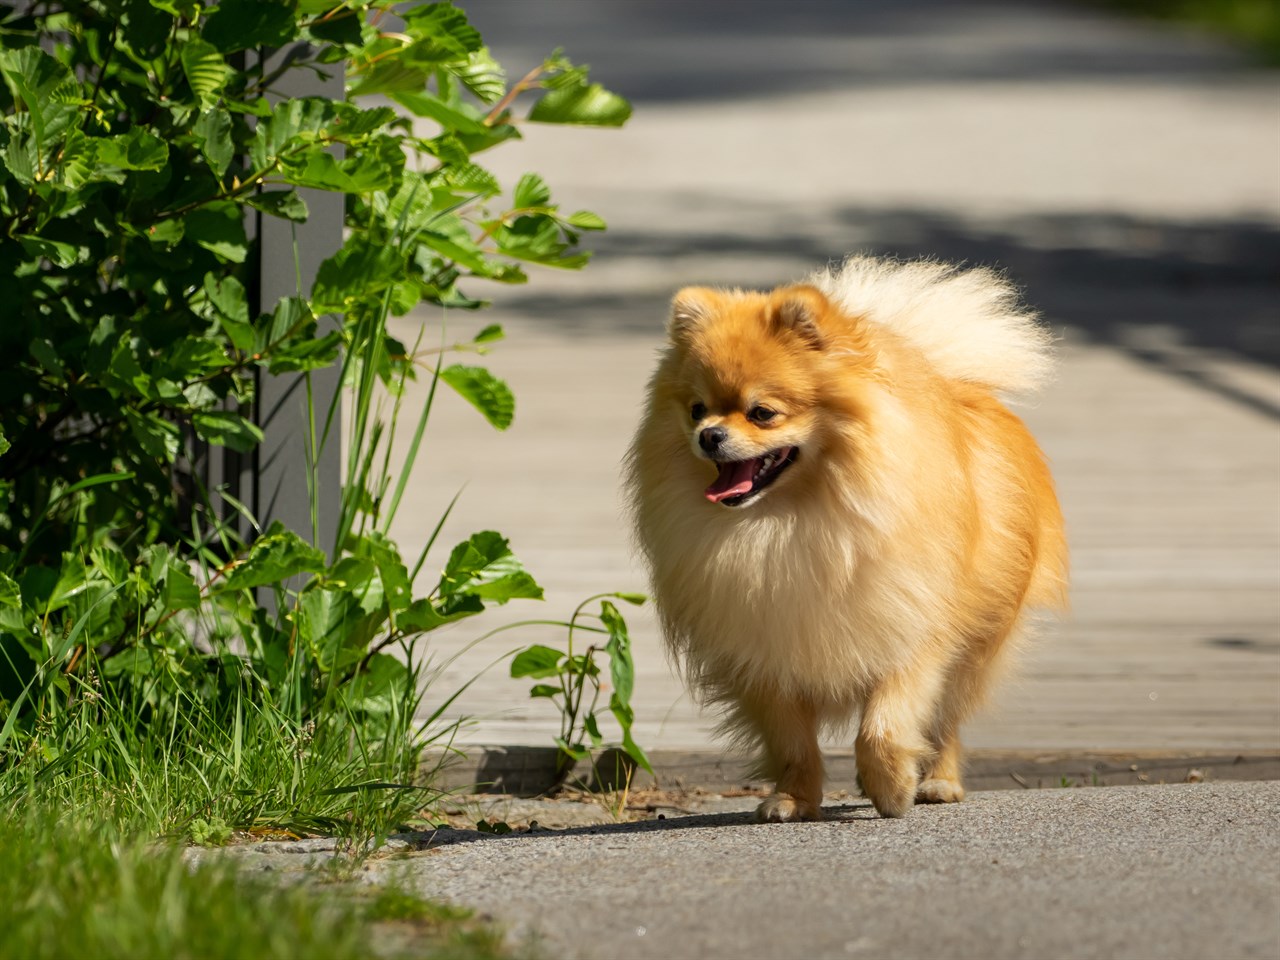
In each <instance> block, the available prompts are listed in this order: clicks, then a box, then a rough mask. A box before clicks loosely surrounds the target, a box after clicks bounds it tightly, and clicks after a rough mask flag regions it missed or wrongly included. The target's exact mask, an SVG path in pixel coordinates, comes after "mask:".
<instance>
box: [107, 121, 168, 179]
mask: <svg viewBox="0 0 1280 960" xmlns="http://www.w3.org/2000/svg"><path fill="white" fill-rule="evenodd" d="M97 148H98V162H99V163H101V164H105V165H106V166H109V167H119V168H120V169H121V170H159V169H160V168H161V167H163V166H164V165H165V162H166V161H167V160H168V159H169V145H168V144H167V143H165V142H164V141H163V140H161V139H160V138H159V137H157V136H155V135H154V134H150V133H147V131H145V130H139V129H137V128H136V127H135V128H134V129H133V130H130V131H129V132H128V133H122V134H120V135H119V136H116V137H104V138H102V139H100V140H98V141H97Z"/></svg>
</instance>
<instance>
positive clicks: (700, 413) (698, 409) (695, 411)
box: [689, 403, 707, 423]
mask: <svg viewBox="0 0 1280 960" xmlns="http://www.w3.org/2000/svg"><path fill="white" fill-rule="evenodd" d="M706 415H707V405H706V404H705V403H695V404H694V405H693V406H692V407H691V408H690V409H689V416H691V417H693V422H694V423H697V422H698V421H699V420H701V419H702V418H703V417H705V416H706Z"/></svg>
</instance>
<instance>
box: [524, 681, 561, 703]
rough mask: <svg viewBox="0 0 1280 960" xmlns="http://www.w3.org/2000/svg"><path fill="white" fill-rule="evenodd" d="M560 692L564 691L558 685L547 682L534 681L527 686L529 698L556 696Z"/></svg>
mask: <svg viewBox="0 0 1280 960" xmlns="http://www.w3.org/2000/svg"><path fill="white" fill-rule="evenodd" d="M562 693H564V691H563V690H561V689H560V688H559V687H555V686H552V685H551V684H549V683H535V684H534V685H533V686H532V687H530V688H529V697H530V698H531V699H537V698H538V697H547V698H548V699H549V698H551V697H558V696H560V694H562Z"/></svg>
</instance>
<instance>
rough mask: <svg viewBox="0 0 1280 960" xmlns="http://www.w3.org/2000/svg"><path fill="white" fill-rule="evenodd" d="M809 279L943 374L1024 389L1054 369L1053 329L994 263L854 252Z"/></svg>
mask: <svg viewBox="0 0 1280 960" xmlns="http://www.w3.org/2000/svg"><path fill="white" fill-rule="evenodd" d="M808 282H809V283H811V284H813V285H814V286H815V287H817V288H818V289H819V290H821V291H822V292H823V293H824V294H826V295H827V297H829V298H830V299H831V300H834V301H835V302H836V303H838V304H840V306H841V307H842V308H843V309H844V310H846V311H848V312H849V313H851V314H853V315H854V316H861V317H865V318H866V319H867V320H869V321H871V322H872V323H875V324H878V325H880V326H883V327H885V328H887V329H890V330H892V331H893V332H894V333H896V334H898V335H899V336H901V337H903V338H904V339H906V340H908V341H910V342H911V343H913V344H914V345H915V346H916V347H917V348H919V349H920V350H921V352H923V353H924V354H925V356H926V357H928V359H929V360H930V362H931V363H933V365H934V366H935V367H936V368H937V370H938V372H939V373H941V374H942V375H943V376H945V377H949V378H952V379H956V380H966V381H970V382H974V383H981V384H984V385H986V386H988V387H990V388H991V389H992V390H995V391H998V392H1000V393H1006V394H1029V393H1032V392H1034V391H1035V390H1036V389H1037V388H1039V387H1040V386H1042V385H1043V384H1044V383H1045V382H1046V381H1048V380H1049V379H1050V377H1051V375H1052V373H1053V358H1052V356H1051V352H1050V350H1051V347H1052V344H1053V340H1054V337H1053V335H1052V333H1050V331H1049V330H1048V329H1046V328H1045V327H1044V326H1042V325H1041V324H1040V322H1039V319H1038V317H1037V316H1036V314H1035V313H1033V312H1032V311H1031V310H1029V309H1028V308H1027V307H1026V306H1024V305H1023V304H1022V303H1021V301H1020V298H1019V296H1018V292H1017V290H1016V289H1015V288H1014V286H1013V284H1011V283H1010V282H1009V281H1008V280H1006V279H1005V278H1004V277H1002V276H1001V275H1000V274H998V273H996V272H995V271H993V270H988V269H985V268H978V269H970V270H965V269H962V268H961V267H957V266H954V265H951V264H946V263H938V262H936V261H929V260H917V261H910V262H901V261H896V260H882V259H878V258H876V257H865V256H853V257H850V258H849V259H847V260H845V262H844V263H843V264H841V265H840V266H838V267H828V268H827V269H826V270H824V271H821V272H819V273H815V274H814V275H813V276H811V277H809V278H808Z"/></svg>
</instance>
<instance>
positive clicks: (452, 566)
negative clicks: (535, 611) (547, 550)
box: [436, 530, 542, 612]
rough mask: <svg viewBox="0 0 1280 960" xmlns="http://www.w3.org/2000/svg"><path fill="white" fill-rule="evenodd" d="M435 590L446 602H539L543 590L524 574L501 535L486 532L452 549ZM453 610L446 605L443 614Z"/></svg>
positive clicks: (489, 531) (474, 535)
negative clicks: (462, 598)
mask: <svg viewBox="0 0 1280 960" xmlns="http://www.w3.org/2000/svg"><path fill="white" fill-rule="evenodd" d="M436 590H437V591H438V592H439V594H440V596H442V597H444V598H446V599H447V600H452V599H453V598H455V597H460V596H466V597H477V598H480V599H483V600H492V601H493V602H495V603H506V602H507V601H508V600H512V599H515V598H517V597H522V598H527V599H533V600H541V599H542V588H541V587H539V586H538V584H537V583H536V582H535V581H534V579H533V578H532V577H531V576H529V574H528V573H526V572H525V570H524V568H523V567H522V566H521V565H520V561H519V560H517V559H516V557H515V555H514V554H513V553H512V552H511V548H510V546H508V544H507V540H506V538H505V537H503V536H502V534H500V533H496V532H494V531H493V530H485V531H482V532H480V533H476V534H473V535H472V536H471V537H470V538H469V539H467V540H464V541H463V542H462V543H460V544H458V545H457V546H456V547H454V548H453V552H452V553H451V554H450V555H449V561H448V563H446V564H445V568H444V572H443V573H442V574H441V575H440V583H439V584H438V585H437V587H436ZM450 609H452V608H451V607H450V606H449V605H448V604H446V612H448V610H450Z"/></svg>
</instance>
